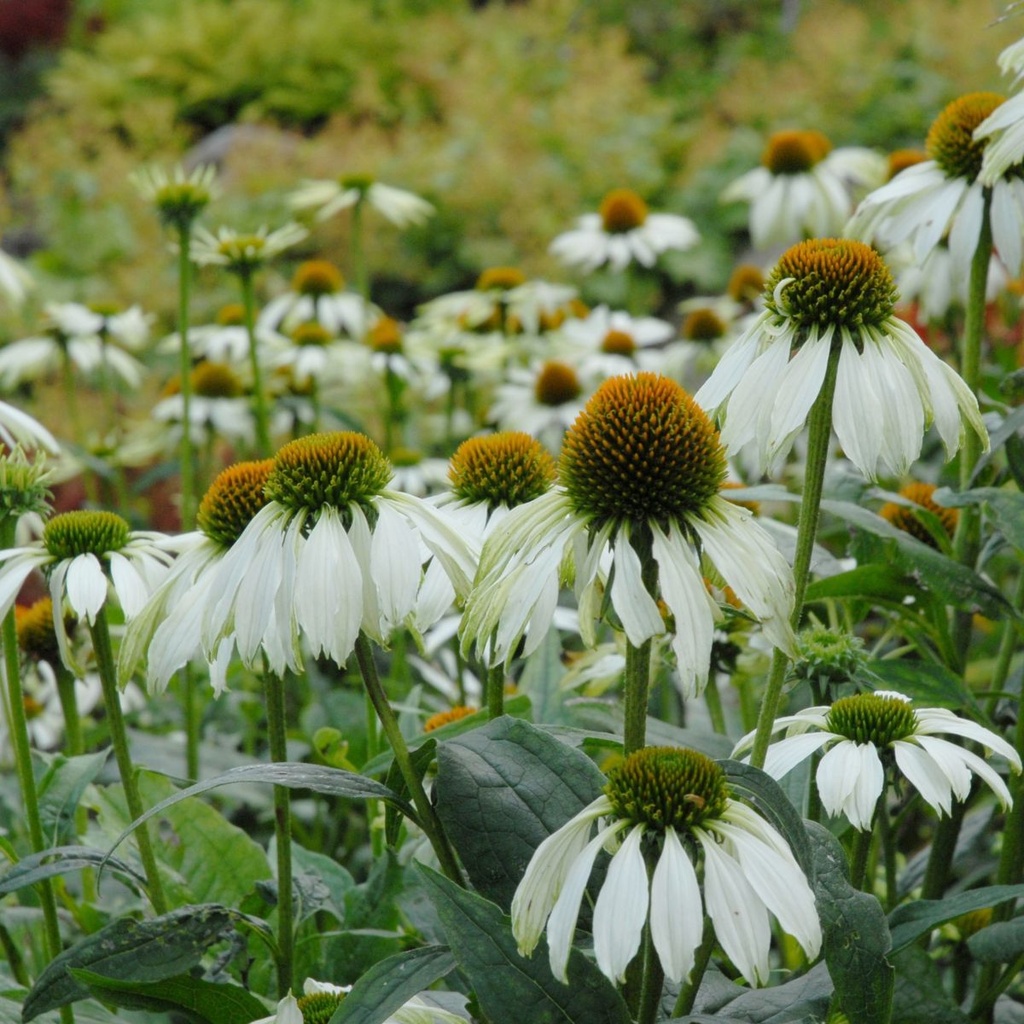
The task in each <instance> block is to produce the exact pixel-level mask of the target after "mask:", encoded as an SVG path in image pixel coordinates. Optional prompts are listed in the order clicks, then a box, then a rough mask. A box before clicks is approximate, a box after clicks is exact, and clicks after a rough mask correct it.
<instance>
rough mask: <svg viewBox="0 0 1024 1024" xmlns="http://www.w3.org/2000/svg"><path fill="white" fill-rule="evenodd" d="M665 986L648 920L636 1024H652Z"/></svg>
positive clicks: (645, 929) (645, 931)
mask: <svg viewBox="0 0 1024 1024" xmlns="http://www.w3.org/2000/svg"><path fill="white" fill-rule="evenodd" d="M664 987H665V971H664V969H663V968H662V966H661V960H659V959H658V952H657V950H656V949H655V948H654V939H653V937H652V936H651V923H650V921H648V922H647V924H646V925H644V942H643V976H642V977H641V980H640V1000H639V1002H638V1004H637V1014H636V1021H637V1024H654V1022H655V1021H656V1020H657V1019H658V1011H659V1010H660V1009H661V992H662V989H663V988H664Z"/></svg>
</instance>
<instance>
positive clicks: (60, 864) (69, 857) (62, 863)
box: [0, 846, 146, 896]
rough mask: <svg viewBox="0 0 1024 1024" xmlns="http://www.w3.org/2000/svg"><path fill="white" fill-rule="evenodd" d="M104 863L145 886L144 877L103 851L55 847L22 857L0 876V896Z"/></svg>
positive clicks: (78, 847)
mask: <svg viewBox="0 0 1024 1024" xmlns="http://www.w3.org/2000/svg"><path fill="white" fill-rule="evenodd" d="M101 864H105V865H106V866H107V867H108V868H110V869H111V870H112V871H117V872H118V873H120V874H122V875H125V876H126V877H128V878H130V879H132V880H133V881H135V882H138V883H139V884H140V885H142V886H144V885H145V882H146V880H145V878H144V877H143V876H142V875H140V874H139V873H138V872H137V871H136V870H135V869H134V868H133V867H131V866H130V865H128V864H126V863H125V862H124V861H121V860H117V859H116V858H114V857H109V856H108V855H106V854H104V853H103V851H102V850H94V849H93V848H92V847H91V846H55V847H53V848H52V849H50V850H43V852H42V853H34V854H30V855H29V856H28V857H22V858H21V860H19V861H18V863H17V864H15V865H14V866H13V867H12V868H11V869H10V871H8V872H6V873H5V874H4V875H3V877H2V878H0V896H6V895H7V893H9V892H15V891H17V890H18V889H23V888H25V887H26V886H29V885H35V884H36V882H42V881H44V880H45V879H47V878H55V877H57V876H58V875H66V874H69V873H70V872H72V871H81V870H82V869H83V868H88V867H98V866H99V865H101Z"/></svg>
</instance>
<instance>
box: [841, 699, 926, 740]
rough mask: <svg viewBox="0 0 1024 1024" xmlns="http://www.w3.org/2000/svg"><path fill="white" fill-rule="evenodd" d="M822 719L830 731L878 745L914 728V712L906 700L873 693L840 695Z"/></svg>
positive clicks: (901, 735)
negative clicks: (851, 695) (824, 719)
mask: <svg viewBox="0 0 1024 1024" xmlns="http://www.w3.org/2000/svg"><path fill="white" fill-rule="evenodd" d="M826 723H827V725H828V728H829V729H830V730H831V731H832V732H835V733H838V734H839V735H840V736H845V737H846V738H847V739H850V740H853V741H854V743H872V744H874V745H875V746H876V747H879V748H883V747H887V746H889V745H890V744H891V743H893V742H895V741H896V740H902V739H906V738H907V737H908V736H913V735H914V733H915V732H916V731H917V715H915V714H914V709H913V708H912V707H911V706H910V702H909V701H904V700H900V699H899V698H896V697H882V696H879V695H878V694H877V693H858V694H856V695H855V696H853V697H842V698H840V699H839V700H837V701H836V702H835V703H834V704H833V705H832V707H831V708H830V709H829V712H828V716H827V718H826Z"/></svg>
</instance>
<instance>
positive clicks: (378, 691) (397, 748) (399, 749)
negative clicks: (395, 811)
mask: <svg viewBox="0 0 1024 1024" xmlns="http://www.w3.org/2000/svg"><path fill="white" fill-rule="evenodd" d="M355 650H356V658H357V659H358V661H359V670H360V671H361V672H362V675H363V683H364V685H365V686H366V692H367V694H368V695H369V697H370V700H371V701H373V707H374V710H375V711H376V713H377V718H378V720H379V721H380V724H381V727H382V728H383V730H384V735H385V736H386V737H387V740H388V743H389V744H390V745H391V752H392V754H393V755H394V758H395V764H396V765H398V770H399V771H400V772H401V773H402V778H403V779H404V780H405V784H406V786H407V787H408V789H409V796H410V798H411V799H412V802H413V805H414V806H415V808H416V813H417V815H418V816H419V825H420V828H422V829H423V832H424V834H425V835H426V837H427V840H428V841H429V842H430V845H431V846H432V847H433V850H434V853H435V854H436V855H437V859H438V862H439V863H440V865H441V870H442V871H443V872H444V873H445V875H447V876H448V878H450V879H451V880H452V881H453V882H455V883H457V884H458V885H462V886H464V885H465V882H464V881H463V878H462V872H461V870H460V869H459V865H458V862H457V861H456V859H455V854H454V852H453V851H452V848H451V846H450V845H449V843H448V837H447V836H446V835H445V833H444V828H443V827H442V825H441V822H440V819H439V818H438V817H437V813H436V812H435V810H434V808H433V805H432V804H431V803H430V799H429V798H428V797H427V794H426V793H425V792H424V790H423V783H422V782H421V781H420V778H419V776H418V775H417V774H416V769H415V768H414V767H413V764H412V758H411V757H410V755H409V748H408V747H407V746H406V743H405V737H404V736H403V735H402V731H401V729H399V727H398V719H397V718H395V713H394V711H393V710H392V709H391V703H390V702H389V701H388V697H387V694H386V693H385V692H384V689H383V687H382V686H381V684H380V677H379V676H378V675H377V666H376V664H375V663H374V660H373V650H372V649H371V647H370V641H369V640H367V638H366V634H365V633H360V634H359V637H358V639H357V640H356V647H355Z"/></svg>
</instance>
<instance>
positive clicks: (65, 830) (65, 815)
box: [39, 750, 110, 846]
mask: <svg viewBox="0 0 1024 1024" xmlns="http://www.w3.org/2000/svg"><path fill="white" fill-rule="evenodd" d="M109 756H110V751H109V750H101V751H100V752H99V753H96V754H81V755H80V756H78V757H62V756H58V757H55V758H54V760H53V763H52V764H51V765H50V767H49V769H47V771H46V774H45V775H44V776H43V778H42V779H41V780H40V783H39V818H40V822H41V824H42V827H43V835H45V836H46V838H47V840H48V842H49V843H50V845H51V846H61V845H70V844H73V843H74V842H75V841H76V840H77V839H78V830H77V829H76V828H75V810H76V809H77V807H78V801H79V800H81V799H82V794H83V793H84V792H85V787H86V786H88V785H89V783H90V782H92V781H93V779H95V778H96V776H97V775H99V773H100V771H101V770H102V768H103V765H104V764H106V762H107V758H108V757H109Z"/></svg>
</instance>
